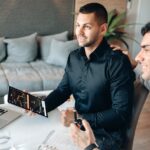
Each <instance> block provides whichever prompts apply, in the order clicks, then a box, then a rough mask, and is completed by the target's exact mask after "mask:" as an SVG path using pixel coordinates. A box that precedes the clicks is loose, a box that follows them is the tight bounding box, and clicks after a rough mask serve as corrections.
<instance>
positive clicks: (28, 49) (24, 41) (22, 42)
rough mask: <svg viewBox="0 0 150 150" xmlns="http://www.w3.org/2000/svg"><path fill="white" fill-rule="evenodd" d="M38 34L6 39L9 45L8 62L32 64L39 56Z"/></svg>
mask: <svg viewBox="0 0 150 150" xmlns="http://www.w3.org/2000/svg"><path fill="white" fill-rule="evenodd" d="M36 36H37V33H34V34H31V35H29V36H25V37H20V38H13V39H5V40H4V42H5V43H7V54H8V57H7V61H9V62H30V61H33V60H34V59H35V58H36V56H37V40H36Z"/></svg>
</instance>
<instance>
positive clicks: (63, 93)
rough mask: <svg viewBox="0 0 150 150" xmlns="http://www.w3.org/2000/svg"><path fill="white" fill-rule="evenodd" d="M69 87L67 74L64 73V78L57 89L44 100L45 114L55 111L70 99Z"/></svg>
mask: <svg viewBox="0 0 150 150" xmlns="http://www.w3.org/2000/svg"><path fill="white" fill-rule="evenodd" d="M70 94H71V92H70V87H69V83H68V77H67V72H66V71H65V73H64V76H63V78H62V80H61V82H60V84H59V85H58V87H57V88H56V89H55V90H54V91H53V92H51V93H50V94H49V95H48V96H47V97H46V99H45V104H46V110H47V112H49V111H51V110H53V109H55V108H56V107H57V106H59V105H61V104H62V103H63V102H65V101H66V100H67V99H68V98H69V97H70Z"/></svg>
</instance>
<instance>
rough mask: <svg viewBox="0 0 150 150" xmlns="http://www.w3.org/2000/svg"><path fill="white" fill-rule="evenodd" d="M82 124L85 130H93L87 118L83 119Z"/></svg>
mask: <svg viewBox="0 0 150 150" xmlns="http://www.w3.org/2000/svg"><path fill="white" fill-rule="evenodd" d="M82 124H83V126H84V127H85V131H87V132H90V133H91V132H93V131H92V129H91V126H90V124H89V123H88V122H87V121H86V120H85V119H83V120H82Z"/></svg>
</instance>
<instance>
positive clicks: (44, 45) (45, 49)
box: [39, 31, 68, 61]
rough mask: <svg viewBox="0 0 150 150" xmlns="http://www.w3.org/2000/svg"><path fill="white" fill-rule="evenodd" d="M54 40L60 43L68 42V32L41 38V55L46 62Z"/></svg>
mask: <svg viewBox="0 0 150 150" xmlns="http://www.w3.org/2000/svg"><path fill="white" fill-rule="evenodd" d="M52 39H57V40H60V41H67V40H68V31H65V32H62V33H58V34H54V35H47V36H39V42H40V50H41V51H40V54H41V59H43V60H44V61H45V60H46V59H47V57H48V54H49V49H50V46H51V42H52Z"/></svg>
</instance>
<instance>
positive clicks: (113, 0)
mask: <svg viewBox="0 0 150 150" xmlns="http://www.w3.org/2000/svg"><path fill="white" fill-rule="evenodd" d="M91 2H98V3H101V4H103V5H104V6H105V7H106V9H107V10H108V11H110V10H112V9H114V8H116V9H117V10H118V11H119V12H122V11H124V10H126V3H127V1H126V0H76V2H75V11H76V12H78V10H79V8H80V7H81V6H83V5H85V4H87V3H91Z"/></svg>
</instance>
